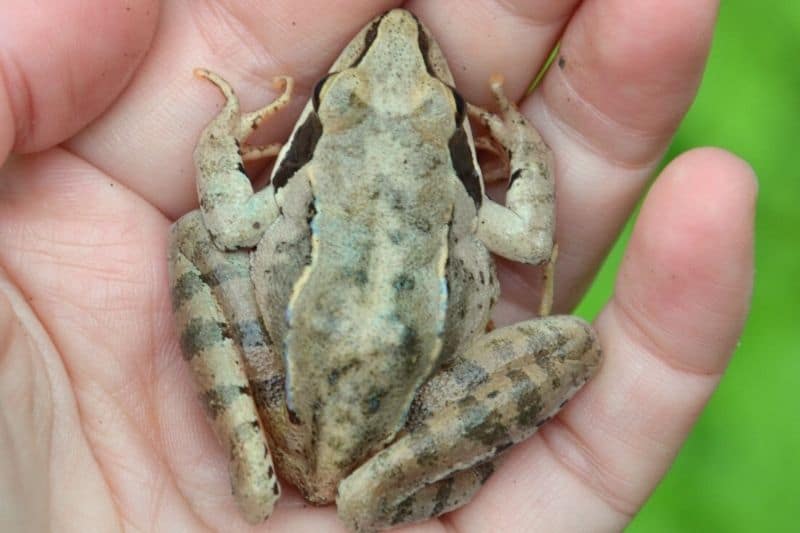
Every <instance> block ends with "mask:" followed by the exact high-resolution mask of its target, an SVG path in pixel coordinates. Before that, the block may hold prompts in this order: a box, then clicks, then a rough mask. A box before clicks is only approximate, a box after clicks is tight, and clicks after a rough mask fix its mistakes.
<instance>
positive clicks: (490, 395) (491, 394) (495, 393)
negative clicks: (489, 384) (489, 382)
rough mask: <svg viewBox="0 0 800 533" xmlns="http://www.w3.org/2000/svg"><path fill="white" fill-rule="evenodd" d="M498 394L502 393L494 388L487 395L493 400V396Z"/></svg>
mask: <svg viewBox="0 0 800 533" xmlns="http://www.w3.org/2000/svg"><path fill="white" fill-rule="evenodd" d="M498 394H500V391H497V390H493V391H492V392H490V393H489V394H487V395H486V397H487V398H489V399H490V400H491V399H492V398H496V397H497V395H498Z"/></svg>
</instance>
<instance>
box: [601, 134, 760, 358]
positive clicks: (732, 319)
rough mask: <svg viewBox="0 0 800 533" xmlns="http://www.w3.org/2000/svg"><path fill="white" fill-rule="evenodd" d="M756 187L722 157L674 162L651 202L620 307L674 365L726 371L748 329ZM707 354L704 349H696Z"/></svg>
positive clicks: (707, 153)
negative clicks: (663, 348)
mask: <svg viewBox="0 0 800 533" xmlns="http://www.w3.org/2000/svg"><path fill="white" fill-rule="evenodd" d="M756 194H757V182H756V178H755V173H754V172H753V169H752V167H750V165H748V164H747V163H746V162H745V161H743V160H742V159H740V158H738V157H736V156H735V155H733V154H731V153H729V152H727V151H725V150H721V149H718V148H700V149H695V150H691V151H689V152H687V153H685V154H683V155H681V156H679V157H678V158H676V159H675V160H674V161H672V162H671V163H670V164H669V165H668V166H667V167H666V168H665V169H664V171H663V172H662V173H661V175H660V176H659V177H658V179H657V180H656V182H655V184H654V185H653V187H652V188H651V190H650V192H649V193H648V195H647V198H646V200H645V203H644V205H643V206H642V210H641V212H640V215H639V218H638V220H637V222H636V226H635V228H634V232H633V235H632V236H631V241H630V243H629V247H628V252H627V253H626V256H625V259H624V261H623V264H622V267H621V268H620V273H619V277H618V279H617V285H616V289H615V299H614V300H615V304H616V306H617V307H618V308H619V307H621V308H623V309H624V310H625V311H626V313H625V315H626V316H627V317H629V318H631V319H633V317H636V318H635V320H636V322H637V324H636V327H637V329H639V330H642V332H643V333H644V334H645V337H647V338H649V339H650V340H651V341H654V342H655V344H656V345H661V346H669V347H670V348H669V349H668V350H665V351H666V352H669V357H672V358H673V359H674V360H673V363H675V362H677V363H678V366H686V367H689V368H694V369H695V370H697V371H701V372H712V373H713V372H720V371H722V369H723V368H724V366H725V364H727V360H728V357H729V356H730V354H731V352H732V350H733V348H734V346H735V344H736V342H737V340H738V338H739V335H740V333H741V329H742V327H743V325H744V320H745V318H746V316H747V311H748V309H749V302H750V296H751V292H752V284H753V228H754V214H755V200H756ZM698 347H703V349H700V350H699V349H698Z"/></svg>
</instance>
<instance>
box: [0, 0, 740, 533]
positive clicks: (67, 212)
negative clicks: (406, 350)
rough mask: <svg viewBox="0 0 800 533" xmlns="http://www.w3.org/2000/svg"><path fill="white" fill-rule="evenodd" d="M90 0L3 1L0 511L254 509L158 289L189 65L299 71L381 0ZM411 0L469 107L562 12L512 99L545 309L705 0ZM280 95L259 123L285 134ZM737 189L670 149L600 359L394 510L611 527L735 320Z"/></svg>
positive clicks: (163, 513)
mask: <svg viewBox="0 0 800 533" xmlns="http://www.w3.org/2000/svg"><path fill="white" fill-rule="evenodd" d="M79 4H80V9H79V8H78V5H79ZM89 4H91V3H89ZM95 4H96V6H97V8H96V10H94V11H93V10H92V9H91V8H87V7H86V6H87V2H86V1H84V2H60V3H58V4H56V3H53V7H50V8H46V9H44V8H42V9H39V10H38V11H36V12H35V13H32V12H29V11H28V8H27V7H26V4H23V3H10V2H9V3H6V4H5V5H4V6H3V7H2V8H0V47H1V48H0V49H2V50H3V51H4V54H3V56H2V57H3V58H2V59H0V76H2V78H3V80H4V83H2V84H0V87H2V89H0V153H2V156H0V157H2V158H3V160H6V159H7V157H8V154H9V153H11V152H12V151H13V152H16V153H19V154H22V153H27V154H31V155H28V156H25V157H18V156H13V158H12V159H11V160H8V161H7V162H6V164H5V166H4V167H3V168H2V171H1V172H2V175H1V176H0V265H2V281H0V287H2V289H3V290H2V294H3V298H0V324H1V325H2V328H1V329H0V331H2V336H0V338H2V343H0V346H2V352H0V406H2V411H1V412H2V415H3V417H2V419H1V420H0V449H2V450H3V451H4V453H3V454H2V455H0V502H2V503H0V526H2V527H0V529H3V530H42V529H47V528H51V529H54V530H59V531H69V530H71V528H72V527H74V528H75V529H85V528H86V527H87V526H89V525H91V526H93V527H94V528H95V529H100V530H113V529H122V528H135V529H138V530H174V529H178V528H183V529H188V530H202V529H204V528H207V529H219V528H223V527H224V528H226V530H228V531H238V530H247V529H248V528H249V527H250V526H247V525H246V524H245V523H244V521H243V520H242V519H241V518H240V517H239V514H238V511H237V509H236V507H235V504H234V503H233V500H232V498H231V497H230V493H229V490H230V489H229V486H228V482H227V472H226V459H225V457H224V453H223V451H222V449H221V448H220V447H219V446H218V445H217V443H216V442H215V440H214V438H213V435H212V433H211V430H210V428H209V426H208V425H207V424H206V423H205V421H204V415H203V412H202V407H201V406H200V403H199V402H197V399H196V395H195V391H194V389H193V385H192V382H191V378H190V376H189V374H188V368H187V366H186V365H185V364H184V361H183V360H182V359H181V357H180V354H179V349H178V345H177V341H176V336H175V331H174V329H173V321H172V317H171V312H170V308H169V301H168V294H167V273H166V237H167V230H168V227H169V225H170V223H171V222H172V221H173V220H174V219H175V218H177V217H178V216H180V215H181V214H183V213H184V212H186V211H188V210H189V209H191V208H193V206H194V202H195V199H196V195H195V193H194V190H193V189H194V176H193V175H192V170H191V168H192V167H191V157H190V154H191V150H192V148H193V146H194V143H195V142H196V138H197V134H198V132H199V131H200V129H201V128H202V126H203V125H204V124H205V123H206V122H207V121H208V119H209V118H210V117H211V116H212V115H213V114H214V113H215V110H216V109H217V106H218V105H219V97H218V94H217V93H216V92H215V90H214V89H213V87H209V86H207V84H203V83H200V82H196V81H195V80H194V79H193V78H192V75H191V71H192V68H194V67H196V66H198V65H214V68H215V69H216V70H219V71H223V72H225V73H226V75H227V78H228V79H229V81H231V83H233V84H234V85H235V86H236V87H237V88H238V90H239V93H240V96H241V97H242V99H243V101H244V105H245V107H246V108H248V107H249V108H254V107H256V106H257V105H260V104H263V103H264V102H265V101H267V100H269V99H270V98H271V97H272V96H274V94H275V93H274V92H273V93H269V92H268V91H270V90H271V86H270V81H269V80H271V79H272V77H273V76H274V75H275V74H278V73H286V72H289V73H291V74H293V75H294V76H295V77H296V79H297V81H298V87H297V90H298V95H300V96H306V95H307V92H308V90H309V88H310V87H311V86H312V85H313V83H314V82H315V81H316V79H317V78H318V77H319V76H320V74H321V73H322V72H323V71H324V69H325V68H326V67H327V65H328V64H329V63H330V61H331V59H332V57H333V55H335V54H336V52H337V51H338V50H339V49H340V48H341V46H342V45H343V44H344V43H345V42H346V41H347V40H348V39H349V38H350V36H351V35H352V34H353V32H355V31H356V30H357V29H358V28H360V27H361V26H362V25H363V24H364V22H365V21H366V20H368V19H369V18H370V17H372V16H373V15H375V14H376V13H378V12H381V11H383V10H386V9H389V8H391V7H396V6H398V5H400V4H398V3H396V2H394V3H391V2H352V5H351V6H349V7H348V8H342V7H341V6H340V7H339V10H338V11H335V12H331V7H329V4H330V3H328V2H319V3H318V5H316V6H314V7H313V8H309V9H308V10H307V11H306V10H303V12H296V11H295V10H296V8H295V7H294V6H295V5H296V4H295V3H291V2H280V1H277V2H272V3H271V4H270V6H269V8H266V7H265V8H263V12H255V13H253V12H245V11H244V7H243V6H242V5H239V4H238V3H236V2H228V3H226V4H225V5H224V7H220V6H216V7H217V8H216V9H209V4H206V3H203V4H191V7H190V4H189V3H183V4H180V3H165V4H164V5H161V6H160V10H159V6H158V5H157V4H156V3H151V4H149V5H146V4H145V3H144V2H138V3H133V4H130V3H122V2H119V3H116V2H95ZM306 5H309V4H308V3H306ZM403 5H404V7H407V8H409V9H411V10H413V11H415V13H416V14H417V15H418V16H419V17H420V18H421V19H423V20H424V21H425V23H426V24H427V25H428V26H429V27H430V28H431V30H432V31H433V32H434V33H435V34H436V36H437V39H438V40H439V43H440V45H441V46H442V47H443V49H444V51H445V53H446V55H447V57H448V59H449V61H450V64H451V67H452V70H453V73H454V75H455V77H456V79H457V83H458V86H459V88H460V90H461V92H462V93H463V94H464V96H465V98H467V99H468V100H469V101H472V102H476V103H478V104H483V105H488V103H489V98H488V94H487V84H486V80H487V79H488V77H489V75H490V74H492V73H494V72H502V73H504V74H505V76H506V88H507V91H508V93H509V94H510V95H511V96H512V97H513V98H515V99H521V96H522V93H523V92H524V88H525V86H526V85H527V84H528V82H529V81H530V79H531V78H532V76H533V74H534V72H535V71H536V69H537V68H538V66H539V65H540V64H541V62H542V60H543V58H544V57H545V56H546V54H547V51H548V50H549V49H550V47H551V46H552V43H553V41H554V40H555V39H556V38H558V36H559V35H561V34H562V33H563V44H562V49H561V56H562V57H563V61H560V62H559V63H560V64H561V67H560V68H559V66H558V64H557V65H556V67H555V68H553V69H551V70H550V72H549V73H548V74H547V76H546V78H545V80H544V83H543V85H542V88H541V90H540V91H538V92H537V93H535V94H534V95H533V96H531V97H528V98H527V99H524V100H522V101H521V109H522V111H523V112H524V113H526V114H527V115H528V117H530V118H531V120H532V121H533V122H534V123H535V124H536V126H537V128H538V129H539V131H540V132H541V133H542V135H543V136H544V137H545V139H546V140H547V141H548V143H549V144H550V145H551V147H552V148H553V151H554V153H555V157H556V172H557V176H558V178H557V183H558V185H557V186H558V231H559V235H558V241H559V243H560V259H559V263H558V267H557V270H558V275H557V279H556V301H555V309H556V310H558V311H566V310H568V309H569V308H570V307H572V306H573V305H574V303H575V302H576V301H577V300H578V299H579V298H580V296H581V294H582V293H583V290H584V289H585V286H586V285H587V284H588V282H589V281H590V280H591V277H592V275H593V274H594V273H595V272H596V269H597V265H598V264H599V262H600V261H601V259H602V257H603V256H604V254H605V253H606V252H607V250H608V248H609V247H610V246H611V244H612V242H613V240H614V239H615V237H616V235H617V233H618V231H619V227H620V226H621V224H622V223H623V221H624V220H625V219H626V218H627V216H628V215H629V214H630V211H631V208H632V206H633V205H634V204H635V202H636V201H637V200H638V198H639V197H640V195H641V194H642V192H643V189H644V187H645V185H646V184H647V182H648V178H649V177H650V176H651V174H652V171H653V169H654V167H655V166H656V164H657V163H658V161H659V159H660V156H661V155H662V153H663V151H664V150H665V148H666V146H667V144H668V142H669V139H670V137H671V135H672V134H673V133H674V130H675V128H676V127H677V125H678V123H679V121H680V118H681V117H682V115H683V114H684V113H685V111H686V109H687V107H688V106H689V104H690V103H691V101H692V99H693V97H694V93H695V90H696V87H697V84H698V82H699V77H700V75H701V73H702V69H703V63H704V59H705V55H706V53H707V49H708V45H709V41H710V37H711V31H712V25H713V22H714V15H715V10H716V7H717V6H716V3H715V2H702V3H700V2H698V1H697V0H681V1H678V0H673V1H671V2H657V3H631V2H629V1H628V0H607V1H605V2H591V1H588V0H587V1H585V2H583V3H581V2H555V1H549V2H546V1H541V2H521V1H520V2H504V3H502V4H500V3H498V4H497V5H494V4H491V7H490V8H488V7H487V4H485V3H480V4H479V3H477V2H476V3H475V7H474V8H473V9H469V8H468V7H465V6H464V3H463V2H462V3H460V4H459V5H460V7H459V9H457V10H453V9H452V6H451V7H449V8H448V7H447V2H435V3H434V2H418V3H415V2H409V3H406V4H403ZM126 6H133V7H130V10H128V9H126ZM48 9H49V10H50V11H49V12H48V11H47V10H48ZM487 9H488V11H482V10H487ZM53 21H57V22H53ZM56 24H57V25H58V27H57V28H56V27H55V25H56ZM156 24H158V27H157V28H156ZM298 43H300V44H298ZM645 44H646V46H645ZM145 54H146V56H145ZM303 91H305V92H303ZM303 100H304V98H302V97H301V98H298V99H297V100H296V101H295V105H296V106H298V107H299V106H300V105H302V102H303ZM294 109H295V114H296V111H297V109H298V108H294ZM291 111H292V110H291V109H289V110H287V112H285V113H281V114H279V115H278V116H276V117H275V119H274V120H273V121H272V122H271V124H270V127H269V128H267V130H268V135H269V137H267V135H265V137H264V138H263V139H259V141H264V142H266V141H271V140H279V139H282V138H283V137H285V135H286V133H287V131H288V129H289V128H290V127H291V124H292V123H293V120H294V118H295V117H294V116H293V115H292V112H291ZM101 115H102V116H101ZM91 121H93V122H92V124H91V126H88V127H87V126H86V125H87V124H88V123H89V122H91ZM57 144H59V146H56V145H57ZM755 193H756V185H755V179H754V176H753V173H752V170H751V169H750V168H749V167H748V166H747V164H746V163H744V162H742V161H740V160H739V159H737V158H735V157H734V156H732V155H730V154H728V153H726V152H723V151H720V150H715V149H699V150H694V151H692V152H690V153H687V154H684V155H682V156H680V157H679V158H677V159H676V160H675V161H673V162H672V163H671V164H670V165H669V166H667V168H666V169H665V170H664V171H663V172H662V173H661V175H660V176H659V177H658V178H657V180H656V183H655V185H654V187H653V188H652V189H651V190H650V192H649V194H648V196H647V198H646V200H645V202H644V205H643V207H642V211H641V213H640V215H639V219H638V221H637V224H636V227H635V229H634V234H633V237H632V239H631V241H630V243H629V246H628V249H627V251H626V254H625V258H624V260H623V264H622V266H621V270H620V273H619V275H618V278H617V283H616V286H615V289H614V296H613V298H611V300H610V301H609V302H608V304H607V306H606V307H605V308H604V310H603V311H602V313H601V314H600V316H599V317H598V319H597V321H596V322H595V327H596V328H597V330H598V333H599V335H600V341H601V344H602V345H603V347H604V349H605V353H606V360H605V362H604V365H603V367H602V369H601V370H600V373H599V374H598V375H597V376H596V377H595V379H594V380H593V381H592V382H591V383H590V384H589V385H588V386H587V387H586V389H585V390H583V391H582V392H581V393H580V394H579V395H578V396H576V397H575V398H574V399H573V400H572V401H571V402H570V404H568V406H567V407H566V408H565V410H564V411H562V412H561V413H560V414H559V416H558V417H557V418H556V419H555V421H554V422H553V423H550V424H548V425H547V426H545V427H544V428H543V430H542V431H541V432H540V433H539V434H538V435H537V436H535V437H534V438H533V439H531V440H530V441H528V442H526V443H523V444H521V445H519V446H517V447H516V448H515V449H514V450H513V451H511V452H510V453H509V455H508V457H507V459H506V460H505V462H504V463H503V465H502V467H501V468H499V469H498V471H497V472H496V473H495V474H494V476H493V477H492V478H491V479H490V480H489V481H488V482H487V483H486V485H485V486H484V487H483V489H482V490H481V491H480V493H479V495H478V496H477V497H476V499H475V500H474V501H473V502H472V503H471V504H469V505H468V506H466V507H465V508H463V509H461V510H459V511H457V512H454V513H451V514H449V515H446V516H445V517H443V518H441V519H440V520H439V521H430V522H427V523H424V524H421V525H418V526H414V527H412V528H409V530H419V531H440V530H442V531H443V530H445V529H449V530H455V531H486V530H487V529H488V528H490V527H491V528H493V529H499V530H510V531H526V530H550V531H560V530H575V529H581V528H587V527H591V529H595V530H617V529H620V528H622V527H623V526H624V525H625V524H626V523H627V522H628V521H629V520H630V517H631V516H632V515H633V514H634V513H635V512H636V511H637V510H638V509H639V508H640V507H641V505H642V504H643V503H644V501H646V499H647V497H648V496H649V494H650V492H651V491H652V489H653V488H654V486H655V485H656V483H657V482H658V480H659V479H660V478H661V477H662V476H663V474H664V472H665V471H666V469H667V468H668V467H669V465H670V463H671V461H672V459H673V458H674V456H675V454H676V453H677V451H678V449H679V447H680V445H681V443H682V442H683V440H684V439H685V437H686V434H687V432H688V431H689V429H690V428H691V425H692V423H693V422H694V421H695V419H696V417H697V416H698V414H699V412H700V411H701V409H702V407H703V405H704V404H705V402H706V401H707V399H708V397H709V395H710V394H711V392H712V391H713V389H714V387H715V386H716V384H717V382H718V379H719V377H720V375H721V373H722V371H723V370H724V367H725V365H726V364H727V361H728V359H729V356H730V354H731V352H732V350H733V348H734V346H735V343H736V340H737V339H738V336H739V334H740V331H741V327H742V324H743V322H744V318H745V316H746V312H747V307H748V302H749V296H750V289H751V282H752V274H753V267H752V219H753V209H754V207H753V206H754V199H755ZM500 279H501V283H503V284H504V286H503V287H504V294H505V295H506V298H507V299H506V300H505V302H503V303H501V304H500V305H499V306H498V309H497V312H496V316H495V322H496V323H497V324H498V325H502V324H507V323H511V322H516V321H518V320H521V319H524V318H527V317H528V316H530V315H531V314H533V313H534V311H535V309H536V307H537V305H538V272H537V271H534V270H529V269H526V268H521V267H516V266H515V267H513V270H511V269H509V268H508V267H506V266H505V265H501V267H500ZM336 523H337V518H336V516H335V512H334V509H333V508H313V507H309V506H306V505H303V504H302V503H301V501H300V499H299V497H298V496H297V495H296V494H293V493H291V491H288V490H287V491H285V492H284V496H283V499H282V500H281V501H280V502H279V504H278V506H277V508H276V510H275V512H274V514H273V516H272V517H271V518H270V521H269V523H268V524H267V525H264V526H261V527H262V528H263V529H264V530H266V529H269V530H270V531H284V530H285V531H295V530H313V529H319V528H323V527H329V526H331V527H332V526H333V525H335V524H336Z"/></svg>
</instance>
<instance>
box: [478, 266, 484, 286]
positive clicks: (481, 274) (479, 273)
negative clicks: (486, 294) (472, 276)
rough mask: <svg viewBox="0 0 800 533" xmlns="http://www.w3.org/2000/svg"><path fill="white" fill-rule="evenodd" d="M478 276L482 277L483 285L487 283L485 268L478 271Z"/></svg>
mask: <svg viewBox="0 0 800 533" xmlns="http://www.w3.org/2000/svg"><path fill="white" fill-rule="evenodd" d="M478 277H479V278H480V279H481V285H486V278H485V277H484V276H483V270H479V271H478Z"/></svg>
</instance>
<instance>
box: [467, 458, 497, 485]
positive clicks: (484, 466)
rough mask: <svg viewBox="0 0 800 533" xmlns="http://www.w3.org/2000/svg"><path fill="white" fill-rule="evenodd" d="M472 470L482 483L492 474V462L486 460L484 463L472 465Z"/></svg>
mask: <svg viewBox="0 0 800 533" xmlns="http://www.w3.org/2000/svg"><path fill="white" fill-rule="evenodd" d="M472 471H473V472H475V473H476V474H477V475H478V479H480V483H481V485H483V484H484V483H486V480H487V479H489V477H490V476H491V475H492V474H494V463H493V462H491V461H486V462H485V463H481V464H479V465H477V466H474V467H472Z"/></svg>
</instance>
